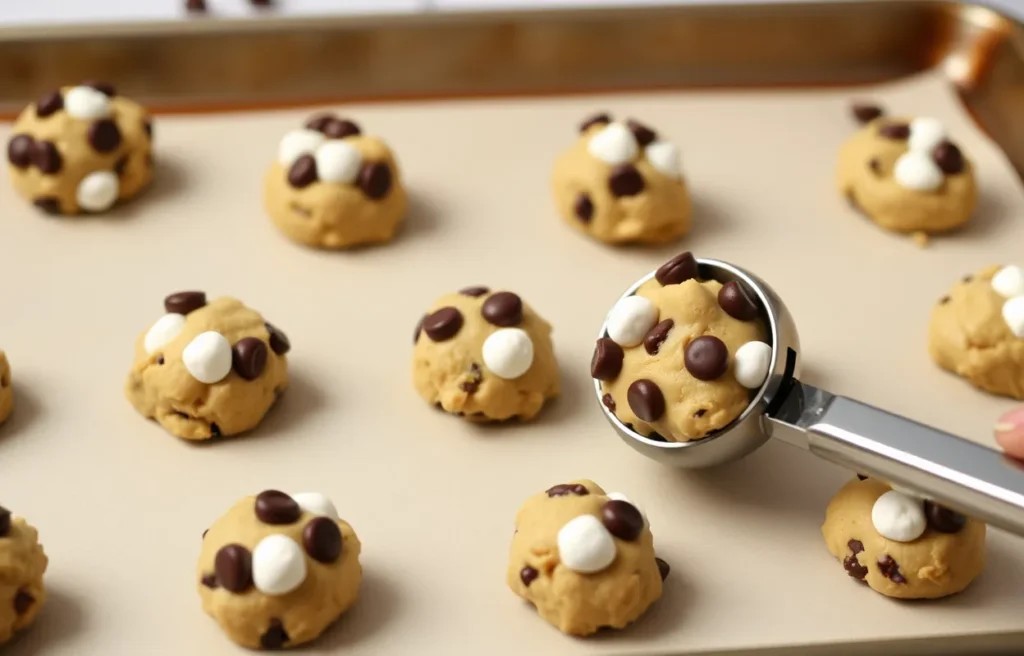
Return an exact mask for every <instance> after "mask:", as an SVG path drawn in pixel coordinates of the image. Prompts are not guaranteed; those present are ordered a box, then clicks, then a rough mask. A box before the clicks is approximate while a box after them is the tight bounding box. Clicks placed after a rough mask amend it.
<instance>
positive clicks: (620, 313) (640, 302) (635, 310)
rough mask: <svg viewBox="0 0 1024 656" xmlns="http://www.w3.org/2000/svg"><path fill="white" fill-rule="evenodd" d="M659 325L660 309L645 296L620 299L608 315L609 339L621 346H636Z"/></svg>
mask: <svg viewBox="0 0 1024 656" xmlns="http://www.w3.org/2000/svg"><path fill="white" fill-rule="evenodd" d="M656 323H658V308H657V307H655V305H654V303H651V302H650V301H649V300H648V299H646V298H644V297H643V296H637V295H633V296H627V297H626V298H623V299H620V300H619V302H618V303H616V304H615V307H613V308H612V311H611V312H609V313H608V322H607V326H608V337H610V338H611V339H612V341H613V342H615V343H616V344H618V345H619V346H626V347H629V346H636V345H637V344H639V343H640V342H642V341H644V337H646V336H647V333H648V332H649V331H650V330H651V328H653V327H654V324H656Z"/></svg>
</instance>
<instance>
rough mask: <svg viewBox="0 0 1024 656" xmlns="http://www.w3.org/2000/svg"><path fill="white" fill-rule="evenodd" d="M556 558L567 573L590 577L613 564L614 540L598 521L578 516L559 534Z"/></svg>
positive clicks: (595, 518)
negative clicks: (569, 571) (568, 570)
mask: <svg viewBox="0 0 1024 656" xmlns="http://www.w3.org/2000/svg"><path fill="white" fill-rule="evenodd" d="M558 555H559V557H560V558H561V560H562V564H563V565H565V566H566V567H568V568H569V569H571V570H573V571H576V572H580V573H582V574H593V573H594V572H600V571H601V570H603V569H605V568H606V567H608V566H609V565H611V564H612V563H613V562H615V540H614V538H612V534H611V533H609V532H608V529H606V528H605V527H604V524H602V523H601V520H600V519H598V518H597V517H594V516H593V515H580V516H579V517H576V518H573V519H571V520H569V521H568V522H567V523H566V524H565V526H563V527H562V530H560V531H559V532H558Z"/></svg>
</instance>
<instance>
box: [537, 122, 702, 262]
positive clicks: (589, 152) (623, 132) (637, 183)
mask: <svg viewBox="0 0 1024 656" xmlns="http://www.w3.org/2000/svg"><path fill="white" fill-rule="evenodd" d="M552 188H553V189H554V194H555V203H556V205H557V206H558V212H559V214H561V215H562V218H563V219H564V220H565V221H566V222H567V223H568V224H569V225H571V226H573V227H574V228H576V229H577V230H580V231H582V232H584V233H585V234H588V235H591V236H593V237H594V238H595V239H598V240H600V241H603V242H605V243H609V244H619V243H629V242H633V243H649V244H658V243H663V242H667V241H671V240H673V239H676V238H678V237H680V236H682V235H684V234H686V233H687V232H688V231H689V230H690V220H691V216H690V215H691V203H690V194H689V192H688V191H687V188H686V183H685V181H684V180H683V174H682V169H681V167H680V163H679V149H678V148H677V147H676V146H675V144H673V143H671V142H669V141H665V140H663V139H661V138H660V137H659V136H658V135H657V134H656V133H655V132H654V131H653V130H651V129H650V128H648V127H646V126H644V125H642V124H640V123H638V122H636V121H634V120H632V119H629V120H627V121H626V122H625V123H620V122H614V121H612V118H611V117H610V116H609V115H608V114H598V115H596V116H592V117H590V118H589V119H587V120H586V121H584V122H583V124H582V125H581V126H580V138H579V139H578V140H577V141H576V143H575V144H574V145H573V146H572V147H571V148H569V150H567V151H565V152H564V153H563V154H562V155H561V156H559V158H558V160H557V161H556V162H555V171H554V175H553V179H552Z"/></svg>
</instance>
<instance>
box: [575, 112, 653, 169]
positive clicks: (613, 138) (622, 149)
mask: <svg viewBox="0 0 1024 656" xmlns="http://www.w3.org/2000/svg"><path fill="white" fill-rule="evenodd" d="M587 152H589V153H590V154H591V155H593V156H594V157H596V158H597V159H599V160H601V161H602V162H606V163H608V164H611V165H612V166H618V165H619V164H627V163H629V162H632V161H633V160H634V159H636V156H637V155H639V154H640V147H639V146H638V145H637V143H636V137H634V136H633V133H632V132H631V131H630V129H629V128H628V127H626V126H625V125H623V124H622V123H609V124H608V125H606V126H604V129H603V130H601V131H600V132H598V133H597V134H595V135H594V136H592V137H591V138H590V141H589V142H588V143H587Z"/></svg>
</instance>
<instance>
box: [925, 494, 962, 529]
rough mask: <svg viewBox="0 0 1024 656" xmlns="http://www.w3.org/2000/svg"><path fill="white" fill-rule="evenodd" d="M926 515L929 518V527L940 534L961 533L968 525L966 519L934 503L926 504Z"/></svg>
mask: <svg viewBox="0 0 1024 656" xmlns="http://www.w3.org/2000/svg"><path fill="white" fill-rule="evenodd" d="M924 514H925V516H926V517H927V518H928V526H929V527H930V528H932V529H934V530H936V531H938V532H939V533H959V532H960V531H961V530H962V529H963V527H964V526H965V525H966V524H967V518H966V517H964V516H963V515H961V514H960V513H958V512H956V511H955V510H950V509H949V508H946V507H945V506H940V505H939V504H937V503H935V502H934V501H925V502H924Z"/></svg>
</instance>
